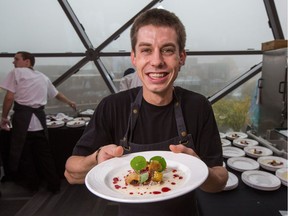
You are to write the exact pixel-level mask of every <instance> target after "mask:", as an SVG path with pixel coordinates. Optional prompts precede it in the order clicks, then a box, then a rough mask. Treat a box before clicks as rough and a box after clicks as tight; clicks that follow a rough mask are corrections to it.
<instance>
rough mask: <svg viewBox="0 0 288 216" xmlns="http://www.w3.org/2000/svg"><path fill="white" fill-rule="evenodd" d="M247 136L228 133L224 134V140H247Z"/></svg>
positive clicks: (238, 133) (240, 133) (239, 133)
mask: <svg viewBox="0 0 288 216" xmlns="http://www.w3.org/2000/svg"><path fill="white" fill-rule="evenodd" d="M247 137H248V135H247V134H246V133H242V132H228V133H226V138H227V139H229V140H234V139H238V138H242V139H244V138H247Z"/></svg>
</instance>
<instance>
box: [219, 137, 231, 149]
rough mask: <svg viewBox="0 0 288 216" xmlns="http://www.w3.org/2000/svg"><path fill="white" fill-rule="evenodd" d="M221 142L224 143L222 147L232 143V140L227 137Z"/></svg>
mask: <svg viewBox="0 0 288 216" xmlns="http://www.w3.org/2000/svg"><path fill="white" fill-rule="evenodd" d="M221 143H222V147H223V146H230V145H231V141H230V140H227V139H221Z"/></svg>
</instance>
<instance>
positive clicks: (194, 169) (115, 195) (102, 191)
mask: <svg viewBox="0 0 288 216" xmlns="http://www.w3.org/2000/svg"><path fill="white" fill-rule="evenodd" d="M138 155H140V156H144V157H145V158H146V160H149V159H150V158H151V157H153V156H162V157H164V158H165V160H166V163H167V168H166V170H165V171H163V178H164V183H163V184H161V185H158V184H157V185H152V186H149V185H148V186H143V185H142V186H139V187H137V186H132V185H128V186H127V185H126V184H125V179H124V176H126V175H127V174H128V173H129V171H130V172H131V170H132V169H131V167H130V161H131V159H132V158H134V157H135V156H138ZM171 176H172V177H171ZM177 176H178V177H177ZM207 176H208V168H207V166H206V165H205V163H204V162H203V161H201V160H200V159H198V158H196V157H192V156H190V155H187V154H183V153H178V154H176V153H173V152H169V151H146V152H138V153H132V154H128V155H124V156H122V157H119V158H117V157H116V158H113V159H110V160H107V161H104V162H102V163H100V164H99V165H97V166H95V167H94V168H93V169H91V170H90V171H89V172H88V174H87V175H86V178H85V184H86V186H87V188H88V189H89V190H90V191H91V192H92V193H93V194H95V195H97V196H99V197H101V198H104V199H107V200H111V201H116V202H124V203H148V202H156V201H162V200H167V199H172V198H175V197H178V196H181V195H183V194H186V193H188V192H190V191H192V190H194V189H196V188H197V187H199V186H200V185H201V184H202V183H203V182H204V181H205V180H206V178H207ZM175 178H178V180H177V179H175ZM165 188H166V189H167V188H169V189H171V190H170V191H167V192H165V191H166V190H163V189H165Z"/></svg>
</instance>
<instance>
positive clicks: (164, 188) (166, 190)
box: [161, 187, 171, 192]
mask: <svg viewBox="0 0 288 216" xmlns="http://www.w3.org/2000/svg"><path fill="white" fill-rule="evenodd" d="M170 190H171V189H170V188H168V187H163V188H162V189H161V191H162V192H168V191H170Z"/></svg>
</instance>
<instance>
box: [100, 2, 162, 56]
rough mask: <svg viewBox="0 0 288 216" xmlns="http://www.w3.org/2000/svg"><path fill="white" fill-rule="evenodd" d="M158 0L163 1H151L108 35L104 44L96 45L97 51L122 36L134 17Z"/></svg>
mask: <svg viewBox="0 0 288 216" xmlns="http://www.w3.org/2000/svg"><path fill="white" fill-rule="evenodd" d="M158 2H162V0H153V1H151V2H150V3H149V4H148V5H147V6H145V7H144V8H143V9H142V10H141V11H139V12H138V13H137V14H136V15H135V16H133V17H132V18H131V19H130V20H128V21H127V22H126V23H125V24H124V25H123V26H122V27H121V28H119V29H118V30H117V31H115V32H114V33H113V34H112V35H111V36H110V37H108V38H107V39H106V40H105V41H104V42H103V43H102V44H100V45H99V46H98V47H96V49H95V52H96V53H99V52H101V50H103V49H104V48H105V47H106V46H107V45H108V44H110V43H111V42H112V41H114V40H116V39H117V38H119V37H120V35H121V33H122V32H124V31H125V30H126V29H127V28H128V27H129V26H130V25H131V24H132V23H133V22H134V19H135V18H136V17H137V16H138V15H139V14H140V13H142V12H144V11H146V10H148V9H150V8H152V7H153V6H154V5H156V4H157V3H158Z"/></svg>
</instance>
